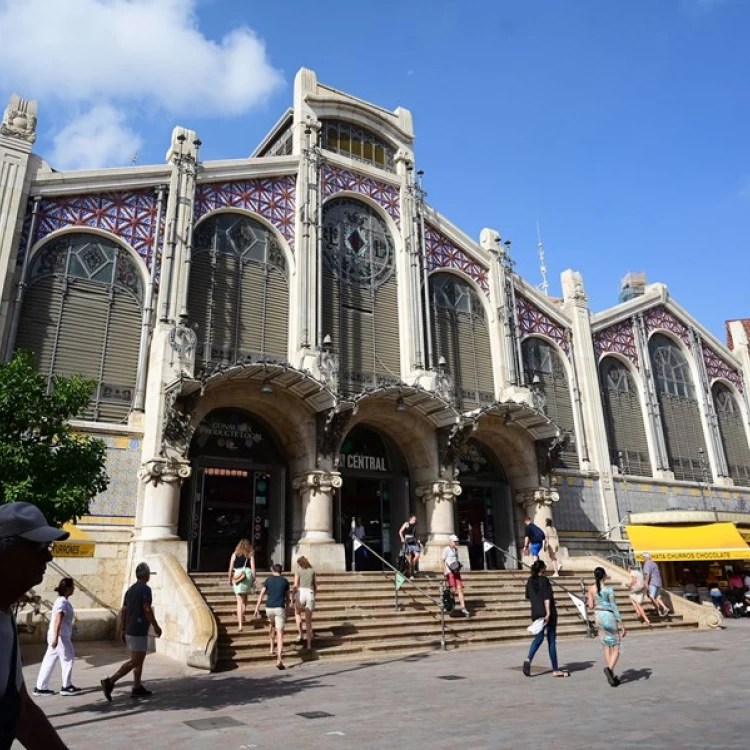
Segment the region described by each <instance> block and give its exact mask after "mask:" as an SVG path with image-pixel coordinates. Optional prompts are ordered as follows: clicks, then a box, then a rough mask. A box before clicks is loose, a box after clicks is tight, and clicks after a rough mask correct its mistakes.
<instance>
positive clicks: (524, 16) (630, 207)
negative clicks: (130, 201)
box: [0, 0, 750, 340]
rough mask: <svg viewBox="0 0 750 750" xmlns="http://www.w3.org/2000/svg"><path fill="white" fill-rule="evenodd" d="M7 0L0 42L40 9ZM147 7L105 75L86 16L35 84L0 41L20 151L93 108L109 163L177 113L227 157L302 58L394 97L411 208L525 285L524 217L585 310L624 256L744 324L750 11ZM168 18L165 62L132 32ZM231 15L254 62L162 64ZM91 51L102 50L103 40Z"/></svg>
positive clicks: (29, 35) (598, 4)
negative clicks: (24, 136)
mask: <svg viewBox="0 0 750 750" xmlns="http://www.w3.org/2000/svg"><path fill="white" fill-rule="evenodd" d="M19 3H20V0H0V38H4V39H7V38H8V37H7V36H5V35H4V33H3V32H4V31H5V29H4V28H3V22H4V19H3V16H4V15H5V22H6V23H7V21H8V18H9V17H10V18H13V16H9V14H10V13H11V12H15V13H19V14H23V13H27V14H28V13H31V12H32V11H31V10H24V9H29V8H31V6H37V7H35V8H33V10H34V11H35V12H36V18H37V19H38V18H39V7H38V6H39V5H41V6H44V5H45V4H47V6H48V8H52V7H53V6H52V5H49V3H53V5H54V2H53V0H24V2H23V3H20V4H19ZM66 3H67V4H68V8H70V7H71V6H74V5H80V6H81V9H82V12H85V16H82V17H83V18H86V19H90V18H95V14H93V13H91V12H89V11H90V8H87V7H86V6H97V5H100V4H101V0H66ZM144 3H145V0H113V1H112V3H111V7H110V11H111V12H114V10H113V7H114V9H115V10H117V12H122V13H123V14H124V15H123V17H124V18H125V19H126V21H125V22H124V23H126V22H127V18H128V16H127V13H128V11H129V10H132V8H130V7H129V6H140V10H141V12H142V13H151V12H152V10H151V9H150V8H149V6H148V4H145V5H144ZM154 5H155V6H164V7H165V8H167V11H168V12H169V13H171V14H177V15H176V16H169V17H168V18H166V17H165V18H166V21H165V19H164V18H162V19H161V21H159V20H158V19H157V20H156V21H155V22H154V23H153V24H150V23H143V21H142V20H139V21H137V23H136V22H134V23H136V25H138V24H139V25H140V28H141V29H143V33H142V34H136V35H132V36H130V37H129V40H128V49H127V50H126V52H125V53H124V54H123V57H122V59H121V60H120V62H121V63H122V64H121V65H120V66H119V67H114V68H113V71H115V72H112V73H108V74H107V78H106V81H105V80H101V81H96V80H89V78H90V77H91V75H92V74H91V72H90V68H91V65H90V58H89V59H88V60H86V55H84V54H81V59H78V58H77V57H76V55H77V54H78V53H77V52H76V51H75V50H79V49H80V48H81V47H80V45H76V43H75V42H76V39H75V34H82V33H84V32H86V31H87V32H88V36H89V38H90V37H92V36H97V35H96V34H92V33H91V31H92V29H88V30H87V29H85V28H84V29H81V28H80V27H81V26H82V25H83V26H84V27H85V25H86V23H87V22H88V21H86V22H82V23H79V24H72V23H71V24H70V26H71V27H75V28H73V29H70V28H67V26H66V24H64V23H57V28H58V29H61V31H60V34H61V36H62V37H63V38H64V39H63V41H64V42H65V46H64V47H63V48H62V49H65V50H69V51H71V50H73V51H71V52H69V53H66V52H62V53H61V54H62V55H64V56H66V58H67V56H68V55H69V56H70V58H71V60H70V65H69V69H66V68H65V66H64V65H63V66H62V70H61V71H60V72H58V73H57V79H56V80H54V81H50V78H49V77H50V75H52V77H53V78H54V75H53V74H51V73H50V70H49V64H50V62H49V61H50V58H49V56H48V57H47V59H46V61H45V63H44V64H45V65H46V66H47V68H46V70H44V71H41V72H40V73H39V75H37V76H36V77H35V76H34V75H33V71H32V72H31V73H30V72H29V71H28V70H26V71H25V72H24V70H25V67H28V65H29V63H28V60H29V47H28V46H26V47H25V53H23V52H22V50H23V49H24V48H23V47H22V46H21V44H20V43H19V48H18V49H19V52H18V55H19V57H18V58H17V59H18V60H21V59H22V58H21V57H20V55H21V54H25V55H26V58H25V59H26V61H27V62H26V66H25V67H24V66H14V65H13V61H14V60H13V58H12V57H11V56H10V55H9V53H3V52H2V51H0V95H2V98H3V99H7V96H8V94H9V93H10V91H13V90H17V91H18V92H19V93H20V94H22V95H24V96H26V97H29V98H38V99H39V110H40V111H39V118H40V124H39V131H40V138H39V140H38V142H37V144H36V147H35V150H36V151H37V153H40V154H41V155H47V156H49V155H50V154H52V155H57V156H59V158H60V159H61V160H63V161H65V160H68V161H69V162H70V163H75V158H76V152H75V149H74V148H73V146H72V145H71V144H73V143H74V142H75V137H76V135H77V136H78V138H79V141H80V142H83V143H88V142H89V140H88V136H87V133H88V131H83V133H82V132H80V131H81V128H80V127H79V128H78V132H77V131H76V128H75V123H76V117H81V119H82V120H83V119H85V117H88V116H89V114H90V113H91V111H93V110H96V116H93V117H92V121H95V123H94V124H96V123H99V125H101V124H102V123H104V125H105V126H106V127H110V126H111V127H110V140H109V141H107V140H106V138H104V137H102V145H101V152H100V153H101V157H102V158H103V159H105V161H106V163H109V164H114V163H118V162H124V161H127V160H128V159H129V156H128V154H131V153H133V152H134V151H136V150H137V152H138V162H139V163H147V162H161V161H162V160H163V158H164V152H165V150H166V147H167V145H168V141H169V134H170V132H171V128H172V126H173V125H174V124H182V125H186V126H189V127H193V128H195V129H196V130H198V132H199V135H200V137H201V138H202V140H203V142H204V147H203V151H202V156H203V158H205V159H215V158H237V157H241V156H245V155H247V154H249V153H250V152H251V151H252V149H253V148H254V146H255V145H256V144H257V143H258V141H260V139H261V138H262V137H263V135H264V134H265V133H266V132H267V130H268V129H269V128H270V127H271V125H272V124H273V123H274V122H275V120H276V119H277V118H278V117H279V115H280V114H281V113H282V112H283V111H284V109H285V108H286V107H287V106H289V105H290V104H291V100H292V83H293V79H294V74H295V72H296V71H297V69H298V68H300V67H302V66H306V67H310V68H312V69H314V70H315V71H316V72H317V74H318V77H319V79H320V80H321V81H323V82H324V83H327V84H330V85H333V86H335V87H337V88H340V89H343V90H345V91H348V92H350V93H353V94H355V95H357V96H359V97H361V98H364V99H367V100H370V101H373V102H375V103H377V104H379V105H381V106H384V107H387V108H389V109H392V108H395V107H397V106H404V107H407V108H409V109H410V110H411V111H412V113H413V116H414V123H415V130H416V134H417V140H416V155H417V162H418V168H422V169H424V170H425V186H426V188H427V190H428V193H429V200H430V202H431V203H432V204H433V205H435V206H436V207H437V208H438V209H439V210H440V211H441V212H443V213H444V214H446V215H447V216H448V217H449V218H450V219H451V220H452V221H453V222H455V223H456V224H457V225H458V226H460V227H461V228H462V229H463V230H464V231H465V232H467V233H468V234H469V235H470V236H472V237H475V238H477V237H478V235H479V232H480V230H481V229H482V227H485V226H490V227H493V228H496V229H498V230H499V231H500V232H501V234H502V235H503V237H505V238H509V239H511V240H512V241H513V255H514V257H515V259H516V261H517V264H518V265H517V268H518V269H519V270H520V272H521V273H522V274H523V275H524V276H525V277H526V278H527V279H528V280H529V281H531V282H532V283H538V282H539V280H540V279H539V271H538V264H537V258H536V222H537V220H539V222H540V223H541V228H542V237H543V240H544V244H545V247H546V250H547V259H548V266H549V275H550V281H551V290H552V293H553V294H556V293H559V275H560V272H561V271H562V270H564V269H565V268H574V269H576V270H579V271H581V272H582V273H583V275H584V280H585V283H586V287H587V291H588V294H589V298H590V303H591V306H592V309H594V310H600V309H602V308H605V307H608V306H609V305H611V304H614V303H615V301H616V299H617V293H618V286H619V279H620V277H621V276H622V275H623V274H625V273H626V272H628V271H630V270H643V271H645V272H646V273H647V276H648V280H649V281H663V282H665V283H666V284H668V286H669V289H670V292H671V294H672V295H673V296H674V298H675V299H676V300H677V301H678V302H680V303H681V304H683V305H684V306H685V307H686V308H687V309H688V310H689V311H691V312H692V313H693V314H694V315H695V316H696V317H697V318H698V319H699V320H700V321H701V322H702V323H703V324H704V325H706V326H707V327H708V328H709V330H711V331H712V332H713V333H715V334H716V335H717V336H719V338H720V339H722V340H724V338H725V335H724V320H725V319H727V318H735V317H743V316H750V304H748V301H747V294H746V293H745V287H746V285H747V279H748V275H749V274H748V271H749V269H748V260H747V257H748V252H747V249H748V244H749V242H748V241H749V239H750V218H749V216H750V102H749V101H748V92H749V91H750V87H749V86H748V83H749V81H748V72H749V71H750V45H748V44H747V32H748V30H750V3H747V2H745V1H744V0H627V1H625V0H621V2H602V0H566V1H565V2H561V1H560V0H524V1H523V2H521V1H520V0H516V1H515V2H506V1H505V0H495V1H494V2H488V1H478V2H441V1H439V0H437V1H435V0H433V1H432V2H428V1H426V0H413V1H409V0H401V2H393V1H391V0H382V1H381V2H379V3H348V4H342V3H339V4H320V5H318V6H314V5H310V4H309V3H303V2H297V1H296V0H292V1H290V2H287V3H284V4H281V3H262V2H254V1H247V0H243V1H242V2H237V1H236V0H203V1H202V2H198V3H197V5H196V3H195V2H194V0H152V3H151V6H154ZM167 11H165V13H166V12H167ZM180 14H183V15H184V20H185V29H184V30H183V31H184V32H185V33H186V34H187V36H185V38H184V40H181V39H177V41H174V40H173V43H174V47H173V48H170V49H168V50H167V51H166V52H165V53H164V55H165V56H166V57H163V58H159V57H154V54H155V53H154V51H153V46H154V39H153V38H150V34H149V31H148V29H152V30H158V29H159V28H160V26H159V23H161V22H164V24H167V22H169V23H171V24H172V28H174V18H176V17H178V16H179V15H180ZM191 14H192V15H191ZM16 19H18V16H16ZM30 20H31V19H30ZM101 22H102V24H104V23H105V22H106V23H110V24H111V22H112V17H111V16H110V17H109V20H107V19H104V20H102V21H101ZM91 23H95V20H92V21H91ZM38 26H39V24H38V23H33V22H30V23H29V24H28V28H26V29H23V30H22V32H21V33H20V34H18V33H16V36H20V37H21V39H20V41H21V42H26V43H28V42H29V41H30V40H32V41H33V40H34V38H35V35H38V34H39V33H41V32H40V31H39V30H38ZM242 27H249V29H252V30H253V32H254V33H255V35H257V38H256V39H253V38H251V37H250V36H249V35H247V36H245V37H242V39H240V40H239V41H237V39H236V37H230V42H231V40H234V41H235V42H237V44H238V45H239V47H241V48H242V50H244V51H245V52H247V54H248V58H247V59H248V60H254V61H255V62H253V64H248V65H245V66H244V67H243V68H242V70H240V71H239V73H238V72H237V69H236V68H234V69H233V68H231V65H230V64H227V61H226V60H224V61H223V62H222V61H221V59H220V58H219V57H218V55H219V54H220V53H221V49H220V48H219V46H217V45H214V47H216V49H214V50H213V52H212V54H213V53H215V54H214V56H213V57H210V56H209V58H206V59H207V60H209V62H207V63H206V65H202V66H201V68H200V69H199V68H198V66H197V64H196V65H195V66H194V67H193V69H192V70H184V66H178V65H174V60H175V59H176V58H177V51H178V50H179V49H183V48H189V49H190V47H189V45H190V44H193V43H195V44H199V41H197V40H196V34H197V35H198V36H200V37H201V40H202V41H200V44H202V45H203V47H201V48H200V50H199V51H205V50H206V48H207V45H209V44H210V43H212V42H214V41H215V42H220V41H221V40H222V39H223V38H225V37H226V36H227V35H232V34H235V35H236V34H237V33H238V29H241V28H242ZM16 28H17V26H16ZM165 28H167V26H166V25H165ZM56 33H57V32H56ZM153 33H154V35H155V34H156V31H154V32H153ZM245 33H246V32H245ZM70 35H72V36H73V38H68V37H69V36H70ZM99 36H101V35H99ZM25 37H26V38H25ZM162 38H163V37H162ZM258 40H260V41H262V42H263V44H264V45H265V57H263V50H262V47H261V46H260V45H258ZM105 41H106V40H105ZM232 43H233V42H232ZM227 44H228V43H226V42H225V45H224V48H226V46H227ZM253 44H255V45H256V47H252V45H253ZM139 45H142V49H139ZM243 45H244V46H243ZM157 46H158V40H157ZM230 46H231V44H230ZM224 48H222V49H224ZM196 49H198V47H196ZM217 49H218V50H219V51H218V52H216V50H217ZM87 54H88V53H87ZM91 54H98V55H100V56H103V57H106V56H107V50H106V48H104V49H103V50H100V51H97V50H93V51H92V52H91ZM3 55H5V57H3ZM259 56H260V57H261V58H263V59H262V60H261V61H260V62H258V58H259ZM33 57H35V55H34V54H31V58H33ZM103 57H102V59H103ZM115 57H116V55H115ZM191 59H196V60H199V59H202V58H201V57H200V55H199V54H197V53H196V54H195V55H191ZM142 61H145V62H144V65H145V64H146V63H148V64H149V65H150V66H151V67H150V68H148V70H150V71H152V72H153V71H154V70H162V69H164V68H169V67H170V65H174V68H173V69H170V71H169V75H166V74H165V75H164V76H163V77H161V78H160V77H159V76H158V75H157V74H155V73H154V74H150V73H148V72H146V73H144V72H143V69H138V65H139V64H140V63H141V62H142ZM211 61H212V62H211ZM209 63H210V64H209ZM87 64H88V68H87V67H85V66H86V65H87ZM102 64H104V63H102ZM211 64H213V65H214V66H215V69H214V68H211V67H210V65H211ZM53 65H54V63H53ZM222 65H223V66H224V67H222ZM243 65H244V63H243ZM32 66H33V64H32ZM76 66H84V67H76ZM56 67H57V66H56ZM204 69H208V73H206V75H205V76H204V77H205V79H206V80H203V79H202V78H201V71H202V70H204ZM133 71H135V72H134V73H133ZM226 71H228V72H227V74H226V75H224V72H226ZM246 71H247V72H246ZM103 75H104V74H102V76H103ZM86 76H89V78H86ZM232 76H236V77H238V78H243V77H244V82H241V83H242V85H239V84H238V85H234V84H232V85H230V83H228V81H230V80H232ZM84 84H85V85H84ZM107 107H109V109H107ZM84 115H85V117H84ZM71 123H72V124H71ZM92 127H93V126H92ZM106 127H105V129H106ZM71 128H72V129H71ZM97 132H98V131H97ZM61 133H65V134H66V136H67V137H68V141H64V139H63V141H61V137H60V134H61ZM66 143H67V146H66ZM130 147H132V150H128V149H129V148H130ZM66 148H67V150H66Z"/></svg>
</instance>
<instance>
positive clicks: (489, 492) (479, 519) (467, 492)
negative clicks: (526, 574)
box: [455, 438, 515, 570]
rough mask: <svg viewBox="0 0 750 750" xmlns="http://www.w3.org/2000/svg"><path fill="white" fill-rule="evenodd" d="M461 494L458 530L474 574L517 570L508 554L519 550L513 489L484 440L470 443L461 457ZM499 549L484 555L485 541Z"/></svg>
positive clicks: (457, 520) (459, 468) (458, 500)
mask: <svg viewBox="0 0 750 750" xmlns="http://www.w3.org/2000/svg"><path fill="white" fill-rule="evenodd" d="M457 463H458V466H457V468H458V480H459V482H460V483H461V494H460V495H459V496H458V498H456V503H455V509H456V510H455V512H456V517H455V528H456V534H457V536H458V538H459V543H460V544H461V545H466V548H467V550H468V553H469V565H470V568H471V570H486V569H493V570H497V569H500V568H506V567H515V563H514V562H512V561H508V560H507V558H508V554H507V550H508V549H511V548H513V547H514V546H515V530H514V527H515V523H514V516H513V507H512V503H511V495H510V486H509V484H508V479H507V477H506V475H505V471H504V469H503V467H502V465H501V464H500V462H499V461H498V460H497V458H496V457H495V455H494V453H493V452H492V451H491V450H490V449H489V448H488V447H487V446H486V445H485V444H484V443H483V442H481V441H480V440H476V439H474V438H471V439H469V440H468V441H467V442H466V444H465V445H464V446H463V449H462V451H461V453H460V454H459V457H458V462H457ZM484 539H486V540H487V541H489V542H491V543H492V544H495V545H497V546H498V547H500V549H501V550H503V551H504V552H503V553H500V552H499V551H498V550H497V549H495V548H493V549H491V550H490V551H488V552H486V553H485V551H484V546H483V540H484Z"/></svg>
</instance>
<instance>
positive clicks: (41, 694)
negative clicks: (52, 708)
mask: <svg viewBox="0 0 750 750" xmlns="http://www.w3.org/2000/svg"><path fill="white" fill-rule="evenodd" d="M34 695H35V696H36V697H37V698H49V696H50V695H57V693H56V692H55V691H54V690H42V689H41V688H38V687H35V688H34Z"/></svg>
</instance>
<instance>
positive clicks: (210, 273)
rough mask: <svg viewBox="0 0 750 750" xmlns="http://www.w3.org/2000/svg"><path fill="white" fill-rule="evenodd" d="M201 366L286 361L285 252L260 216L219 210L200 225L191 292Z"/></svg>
mask: <svg viewBox="0 0 750 750" xmlns="http://www.w3.org/2000/svg"><path fill="white" fill-rule="evenodd" d="M188 310H189V313H190V320H191V321H192V322H193V323H196V324H197V331H196V333H197V336H198V344H197V347H196V359H197V363H198V366H199V367H200V366H201V365H203V366H205V365H208V364H209V363H218V362H223V363H232V364H234V363H238V362H252V361H256V360H258V359H266V360H270V361H277V362H283V361H286V359H287V357H288V354H287V341H288V326H289V283H288V280H287V267H286V259H285V258H284V253H283V251H282V250H281V248H280V247H279V245H278V243H277V241H276V238H275V237H274V235H273V233H272V232H271V231H270V230H269V229H267V228H266V227H264V226H263V225H262V224H261V223H260V222H258V221H255V220H254V219H251V218H250V217H248V216H244V215H241V214H234V213H223V214H217V215H216V216H214V217H212V218H210V219H207V220H206V221H204V222H202V223H201V224H199V225H198V227H196V230H195V233H194V236H193V258H192V265H191V270H190V289H189V298H188Z"/></svg>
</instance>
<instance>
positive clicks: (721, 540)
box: [627, 523, 750, 562]
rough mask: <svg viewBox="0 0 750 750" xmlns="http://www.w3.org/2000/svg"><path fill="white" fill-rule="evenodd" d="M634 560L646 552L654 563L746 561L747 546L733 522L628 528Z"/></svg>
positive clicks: (748, 555) (749, 554) (641, 557)
mask: <svg viewBox="0 0 750 750" xmlns="http://www.w3.org/2000/svg"><path fill="white" fill-rule="evenodd" d="M627 532H628V537H629V539H630V543H631V544H632V545H633V550H634V551H635V556H636V559H637V560H643V553H644V552H649V553H650V554H651V559H652V560H654V561H655V562H668V561H670V560H687V561H689V560H747V559H750V547H748V545H747V544H746V543H745V542H744V540H743V539H742V537H741V536H740V534H739V533H738V532H737V529H736V527H735V525H734V524H733V523H710V524H689V525H688V524H685V525H669V526H637V525H636V526H628V527H627Z"/></svg>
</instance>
